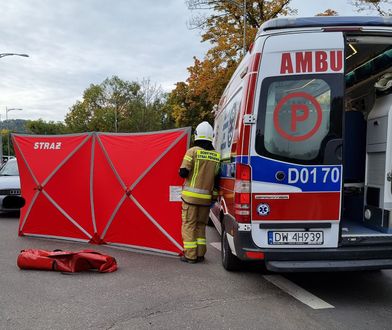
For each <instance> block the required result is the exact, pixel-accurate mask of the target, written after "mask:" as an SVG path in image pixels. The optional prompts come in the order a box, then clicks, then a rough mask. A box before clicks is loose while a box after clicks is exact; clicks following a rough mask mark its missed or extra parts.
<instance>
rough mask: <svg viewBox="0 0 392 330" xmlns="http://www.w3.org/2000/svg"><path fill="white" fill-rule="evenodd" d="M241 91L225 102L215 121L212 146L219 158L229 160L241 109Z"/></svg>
mask: <svg viewBox="0 0 392 330" xmlns="http://www.w3.org/2000/svg"><path fill="white" fill-rule="evenodd" d="M241 96H242V89H239V90H238V91H237V92H236V93H235V95H233V97H232V98H231V99H230V100H229V101H228V102H227V104H226V105H225V107H224V110H223V111H222V113H221V115H220V116H219V117H218V118H217V119H216V120H215V134H216V135H215V141H214V146H215V149H216V150H217V151H219V152H220V154H221V158H222V159H223V160H224V159H227V158H230V152H231V146H232V144H233V140H234V133H235V125H236V121H237V117H238V113H239V110H240V107H241Z"/></svg>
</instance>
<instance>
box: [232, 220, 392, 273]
mask: <svg viewBox="0 0 392 330" xmlns="http://www.w3.org/2000/svg"><path fill="white" fill-rule="evenodd" d="M225 228H226V231H227V232H228V233H229V234H231V235H232V236H233V238H234V245H235V249H236V251H235V252H236V255H237V257H238V258H239V259H241V260H244V261H251V260H252V261H255V260H254V259H249V258H248V257H247V255H246V252H262V253H264V262H265V265H266V267H267V269H268V270H270V271H274V272H316V271H357V270H372V269H389V268H392V244H375V245H354V246H341V247H338V248H324V249H320V248H311V249H297V248H295V249H282V248H279V249H260V248H259V247H258V246H256V245H255V244H254V242H253V239H252V235H251V232H250V231H239V230H238V224H237V223H236V222H235V221H233V219H229V218H226V217H225Z"/></svg>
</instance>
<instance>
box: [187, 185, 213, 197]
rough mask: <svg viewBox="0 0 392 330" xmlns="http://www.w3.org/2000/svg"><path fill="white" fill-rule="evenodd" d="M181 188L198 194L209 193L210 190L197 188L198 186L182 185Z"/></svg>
mask: <svg viewBox="0 0 392 330" xmlns="http://www.w3.org/2000/svg"><path fill="white" fill-rule="evenodd" d="M183 190H186V191H191V192H195V193H198V194H205V195H210V191H209V190H207V189H199V188H194V187H188V186H184V188H183Z"/></svg>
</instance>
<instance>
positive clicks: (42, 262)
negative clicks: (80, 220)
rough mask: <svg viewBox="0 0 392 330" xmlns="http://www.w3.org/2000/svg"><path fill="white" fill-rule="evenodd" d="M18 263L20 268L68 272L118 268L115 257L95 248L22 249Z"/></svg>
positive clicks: (109, 271)
mask: <svg viewBox="0 0 392 330" xmlns="http://www.w3.org/2000/svg"><path fill="white" fill-rule="evenodd" d="M17 265H18V267H19V268H20V269H39V270H55V271H59V272H67V273H76V272H83V271H88V270H97V271H98V272H100V273H111V272H114V271H116V270H117V262H116V259H115V258H113V257H111V256H109V255H105V254H102V253H99V252H96V251H93V250H82V251H79V252H71V251H46V250H37V249H28V250H22V251H21V253H20V254H19V256H18V260H17Z"/></svg>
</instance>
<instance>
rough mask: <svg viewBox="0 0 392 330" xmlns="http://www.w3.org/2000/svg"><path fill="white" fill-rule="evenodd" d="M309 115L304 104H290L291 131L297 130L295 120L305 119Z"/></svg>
mask: <svg viewBox="0 0 392 330" xmlns="http://www.w3.org/2000/svg"><path fill="white" fill-rule="evenodd" d="M308 117H309V108H308V106H307V105H306V104H292V105H291V131H292V132H296V131H297V122H299V121H305V120H306V119H308Z"/></svg>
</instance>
